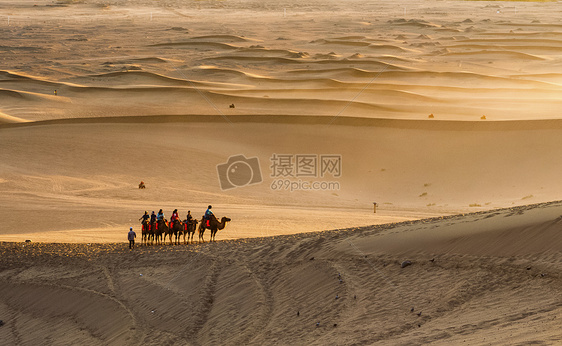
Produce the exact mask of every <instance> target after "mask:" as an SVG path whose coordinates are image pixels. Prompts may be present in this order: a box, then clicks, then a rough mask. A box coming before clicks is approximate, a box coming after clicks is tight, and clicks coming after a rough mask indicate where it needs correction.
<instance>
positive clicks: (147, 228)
mask: <svg viewBox="0 0 562 346" xmlns="http://www.w3.org/2000/svg"><path fill="white" fill-rule="evenodd" d="M151 233H152V227H151V224H150V221H148V220H145V221H143V222H142V238H141V239H142V240H141V244H144V245H147V244H148V240H149V239H150V234H151Z"/></svg>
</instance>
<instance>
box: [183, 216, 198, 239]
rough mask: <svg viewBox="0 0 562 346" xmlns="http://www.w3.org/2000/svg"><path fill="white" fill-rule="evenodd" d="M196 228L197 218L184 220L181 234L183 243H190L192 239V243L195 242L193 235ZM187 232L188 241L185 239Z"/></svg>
mask: <svg viewBox="0 0 562 346" xmlns="http://www.w3.org/2000/svg"><path fill="white" fill-rule="evenodd" d="M196 229H197V220H196V219H191V220H189V221H187V220H185V221H184V222H183V232H182V233H181V234H183V243H184V244H188V243H189V241H190V240H191V243H193V236H194V235H195V230H196ZM186 234H187V242H186V241H185V236H186Z"/></svg>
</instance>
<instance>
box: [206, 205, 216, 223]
mask: <svg viewBox="0 0 562 346" xmlns="http://www.w3.org/2000/svg"><path fill="white" fill-rule="evenodd" d="M212 208H213V206H212V205H209V207H208V208H207V210H206V211H205V216H204V217H205V220H206V221H207V222H206V225H207V227H209V220H211V218H212V217H213V216H215V215H214V214H213V212H212V211H211V209H212Z"/></svg>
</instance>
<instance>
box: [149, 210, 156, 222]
mask: <svg viewBox="0 0 562 346" xmlns="http://www.w3.org/2000/svg"><path fill="white" fill-rule="evenodd" d="M155 222H156V213H155V212H154V210H153V211H152V214H150V223H155Z"/></svg>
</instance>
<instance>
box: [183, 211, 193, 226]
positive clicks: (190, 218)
mask: <svg viewBox="0 0 562 346" xmlns="http://www.w3.org/2000/svg"><path fill="white" fill-rule="evenodd" d="M191 220H193V216H191V210H188V211H187V216H186V217H185V223H189V222H191Z"/></svg>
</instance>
